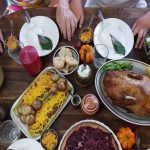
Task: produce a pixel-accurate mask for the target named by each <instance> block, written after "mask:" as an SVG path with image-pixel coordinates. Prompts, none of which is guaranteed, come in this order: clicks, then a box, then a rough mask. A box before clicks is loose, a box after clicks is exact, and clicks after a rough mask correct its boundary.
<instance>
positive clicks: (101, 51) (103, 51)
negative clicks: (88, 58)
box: [93, 44, 109, 68]
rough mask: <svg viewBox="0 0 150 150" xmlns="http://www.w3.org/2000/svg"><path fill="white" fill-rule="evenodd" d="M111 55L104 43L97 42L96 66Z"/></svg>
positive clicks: (95, 49) (94, 56)
mask: <svg viewBox="0 0 150 150" xmlns="http://www.w3.org/2000/svg"><path fill="white" fill-rule="evenodd" d="M108 55H109V50H108V48H107V47H106V46H105V45H103V44H96V45H94V48H93V63H94V66H95V67H96V68H99V67H100V66H102V65H103V64H104V63H105V62H106V60H107V58H108Z"/></svg>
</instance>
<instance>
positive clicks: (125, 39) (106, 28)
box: [94, 18, 134, 60]
mask: <svg viewBox="0 0 150 150" xmlns="http://www.w3.org/2000/svg"><path fill="white" fill-rule="evenodd" d="M110 33H111V34H112V35H113V36H114V37H115V38H116V39H117V40H118V41H119V42H121V43H122V45H123V46H124V47H125V50H126V52H125V55H121V54H117V53H116V52H115V49H114V48H113V44H112V40H111V37H110ZM96 44H104V45H105V46H107V48H108V50H109V56H108V59H113V60H114V59H121V58H123V57H126V56H127V55H128V54H129V53H130V51H131V50H132V48H133V44H134V36H133V33H132V30H131V28H130V27H129V26H128V24H126V23H125V22H124V21H122V20H120V19H117V18H108V19H105V20H104V24H103V23H102V22H100V23H99V24H98V25H97V26H96V28H95V30H94V45H96Z"/></svg>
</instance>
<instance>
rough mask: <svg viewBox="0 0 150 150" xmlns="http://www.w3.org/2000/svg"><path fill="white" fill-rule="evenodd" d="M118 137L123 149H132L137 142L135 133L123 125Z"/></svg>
mask: <svg viewBox="0 0 150 150" xmlns="http://www.w3.org/2000/svg"><path fill="white" fill-rule="evenodd" d="M117 137H118V140H119V142H120V144H121V146H122V148H123V149H130V148H132V146H133V145H134V144H135V143H136V137H135V133H134V132H133V131H132V130H131V129H130V128H129V127H126V128H124V127H121V128H120V129H119V131H118V132H117Z"/></svg>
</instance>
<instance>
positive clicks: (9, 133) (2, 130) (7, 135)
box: [0, 120, 21, 143]
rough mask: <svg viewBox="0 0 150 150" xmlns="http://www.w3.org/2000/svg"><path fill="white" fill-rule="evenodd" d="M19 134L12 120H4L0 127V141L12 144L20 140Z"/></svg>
mask: <svg viewBox="0 0 150 150" xmlns="http://www.w3.org/2000/svg"><path fill="white" fill-rule="evenodd" d="M20 135H21V132H20V130H19V128H18V127H17V126H16V124H15V123H14V122H13V121H12V120H6V121H4V122H2V123H1V125H0V141H1V142H2V143H12V142H15V141H16V140H18V139H19V138H20Z"/></svg>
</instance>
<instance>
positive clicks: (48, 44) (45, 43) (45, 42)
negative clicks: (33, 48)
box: [38, 35, 53, 50]
mask: <svg viewBox="0 0 150 150" xmlns="http://www.w3.org/2000/svg"><path fill="white" fill-rule="evenodd" d="M38 39H39V44H40V46H41V48H42V50H51V49H52V48H53V43H52V40H51V39H50V38H49V37H46V36H42V35H38Z"/></svg>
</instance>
